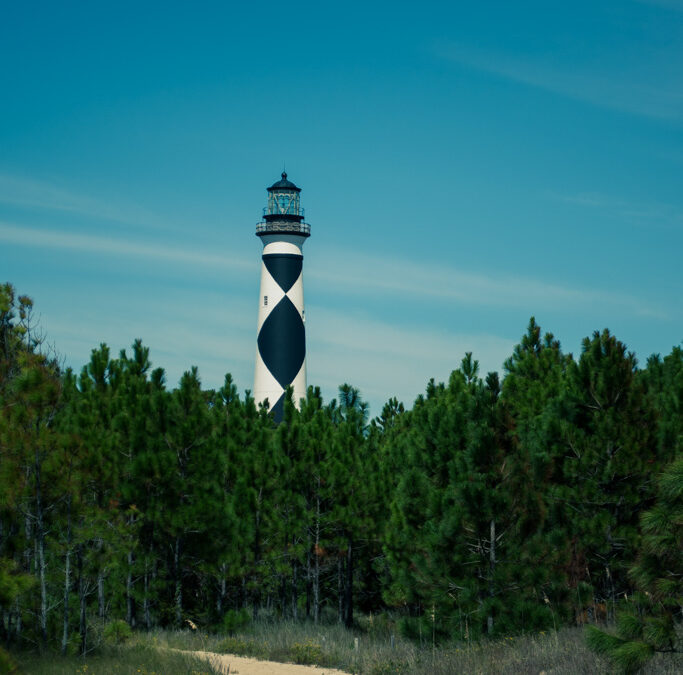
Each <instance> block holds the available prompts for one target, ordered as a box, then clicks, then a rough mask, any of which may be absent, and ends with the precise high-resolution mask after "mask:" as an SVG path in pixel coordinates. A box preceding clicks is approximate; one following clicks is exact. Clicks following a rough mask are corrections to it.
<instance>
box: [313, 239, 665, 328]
mask: <svg viewBox="0 0 683 675" xmlns="http://www.w3.org/2000/svg"><path fill="white" fill-rule="evenodd" d="M330 260H332V262H330ZM335 260H336V261H338V262H337V264H335V263H334V261H335ZM307 275H309V276H312V277H314V278H317V279H319V280H320V281H322V282H325V283H326V284H328V285H329V286H331V287H332V288H334V289H336V290H337V291H338V292H340V293H347V294H348V293H363V294H367V293H374V294H377V293H395V294H400V295H401V296H403V297H412V298H415V297H419V298H424V299H428V298H431V299H438V300H442V301H444V300H445V301H450V302H453V303H459V304H466V305H476V306H485V307H506V308H507V307H518V308H524V307H529V306H531V307H534V308H535V310H534V311H540V310H541V309H556V308H557V307H558V306H562V307H565V308H567V309H571V308H581V309H583V308H585V306H586V305H587V304H597V305H599V304H609V305H610V306H612V307H621V308H623V310H624V311H627V312H629V313H636V314H639V315H641V316H649V317H653V318H656V317H658V318H665V317H666V313H665V312H664V311H663V310H660V309H658V308H655V307H653V306H652V304H651V303H649V302H645V301H641V300H639V299H638V298H634V297H631V296H628V295H621V294H618V293H609V292H605V291H601V290H599V289H591V288H568V287H565V286H560V285H557V284H552V283H548V282H547V281H545V280H540V279H532V278H528V277H521V276H510V275H502V274H499V273H497V272H495V271H488V270H487V271H486V273H474V272H469V271H463V270H459V269H457V268H454V267H446V266H441V265H436V264H423V263H414V262H410V261H406V260H399V259H391V258H379V257H371V256H366V255H363V254H359V253H357V252H355V251H337V252H336V255H335V256H334V257H332V256H330V257H329V259H328V261H327V262H326V265H325V267H323V266H322V265H321V264H320V263H319V262H317V261H315V260H314V261H311V263H310V264H309V265H308V269H307Z"/></svg>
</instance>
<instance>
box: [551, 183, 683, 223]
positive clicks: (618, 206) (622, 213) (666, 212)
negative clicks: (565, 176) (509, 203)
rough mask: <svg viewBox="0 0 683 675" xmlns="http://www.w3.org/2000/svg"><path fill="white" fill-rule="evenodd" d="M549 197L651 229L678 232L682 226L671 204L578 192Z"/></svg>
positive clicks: (681, 217) (682, 220) (680, 215)
mask: <svg viewBox="0 0 683 675" xmlns="http://www.w3.org/2000/svg"><path fill="white" fill-rule="evenodd" d="M549 196H550V197H551V198H553V199H557V200H558V201H561V202H564V203H567V204H576V205H578V206H584V207H587V208H593V209H601V210H603V211H606V212H609V213H612V214H613V215H615V216H619V217H622V218H624V219H626V220H627V221H628V222H631V223H634V224H636V225H640V226H643V227H652V226H653V225H654V226H656V227H659V228H662V229H677V230H678V229H680V228H681V226H683V211H681V209H680V208H679V207H678V206H675V205H673V204H666V203H664V202H635V201H630V200H626V199H620V198H618V197H612V196H610V195H605V194H602V193H598V192H578V193H574V194H562V193H559V192H552V193H550V195H549Z"/></svg>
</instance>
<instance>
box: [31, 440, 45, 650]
mask: <svg viewBox="0 0 683 675" xmlns="http://www.w3.org/2000/svg"><path fill="white" fill-rule="evenodd" d="M41 468H42V467H41V460H40V454H39V452H38V450H36V454H35V464H34V477H35V486H36V527H35V536H36V554H37V555H36V557H37V563H38V579H39V583H40V617H39V624H40V641H41V647H43V648H44V647H45V646H46V645H47V579H46V576H47V575H46V568H47V563H46V562H45V523H44V522H43V500H42V483H41Z"/></svg>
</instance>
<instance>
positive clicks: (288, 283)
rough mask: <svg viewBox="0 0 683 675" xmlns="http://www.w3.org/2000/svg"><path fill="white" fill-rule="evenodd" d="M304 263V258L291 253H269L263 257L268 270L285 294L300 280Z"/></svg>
mask: <svg viewBox="0 0 683 675" xmlns="http://www.w3.org/2000/svg"><path fill="white" fill-rule="evenodd" d="M303 261H304V259H303V256H300V255H294V254H291V253H269V254H268V255H264V256H263V263H264V264H265V266H266V269H267V270H268V272H270V275H271V276H272V277H273V279H275V281H276V282H277V284H278V286H279V287H280V288H281V289H282V290H283V291H284V292H285V293H286V292H287V291H288V290H289V289H290V288H291V287H292V286H293V285H294V282H295V281H296V280H297V279H298V278H299V275H300V274H301V267H302V265H303Z"/></svg>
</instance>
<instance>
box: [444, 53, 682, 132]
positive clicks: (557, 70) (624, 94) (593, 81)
mask: <svg viewBox="0 0 683 675" xmlns="http://www.w3.org/2000/svg"><path fill="white" fill-rule="evenodd" d="M439 53H440V54H441V56H442V57H443V58H445V59H447V60H450V61H452V62H455V63H460V64H462V65H465V66H468V67H470V68H475V69H477V70H481V71H485V72H488V73H493V74H495V75H498V76H500V77H503V78H506V79H509V80H513V81H515V82H520V83H522V84H525V85H528V86H531V87H538V88H540V89H545V90H547V91H551V92H553V93H555V94H559V95H561V96H566V97H568V98H572V99H576V100H579V101H585V102H587V103H591V104H593V105H597V106H600V107H603V108H612V109H616V110H621V111H624V112H628V113H631V114H635V115H642V116H646V117H653V118H658V119H668V120H675V121H676V122H681V121H683V88H682V87H681V82H680V77H679V76H678V71H677V70H676V69H674V70H671V69H670V64H669V68H667V69H666V72H665V69H664V68H662V67H659V66H657V65H656V64H651V67H649V68H647V67H646V68H643V67H642V65H639V67H638V69H637V70H635V69H634V70H632V72H628V70H627V68H626V66H625V65H624V64H622V68H621V70H617V69H611V70H601V68H600V64H592V66H591V67H590V68H588V67H585V66H584V67H582V66H580V65H578V64H576V63H571V64H569V65H563V64H560V63H559V62H556V63H554V64H553V63H548V62H546V61H540V60H533V59H530V58H527V59H524V58H519V57H516V56H512V55H510V54H500V53H495V52H493V51H485V50H481V49H476V48H472V47H464V46H462V45H453V44H451V45H448V46H445V47H442V48H440V49H439ZM672 58H674V59H678V60H680V59H681V58H683V54H682V53H680V51H679V52H677V53H676V54H674V55H672Z"/></svg>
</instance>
